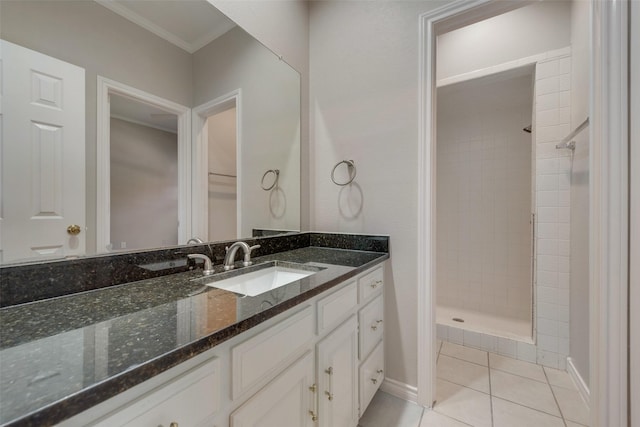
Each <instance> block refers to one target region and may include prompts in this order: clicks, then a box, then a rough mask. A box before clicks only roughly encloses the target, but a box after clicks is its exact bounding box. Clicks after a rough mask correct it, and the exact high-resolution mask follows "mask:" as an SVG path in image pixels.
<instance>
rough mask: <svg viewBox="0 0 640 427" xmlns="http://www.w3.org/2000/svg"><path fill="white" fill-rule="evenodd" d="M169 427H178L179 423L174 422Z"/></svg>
mask: <svg viewBox="0 0 640 427" xmlns="http://www.w3.org/2000/svg"><path fill="white" fill-rule="evenodd" d="M169 427H178V423H177V422H175V421H174V422H172V423H171V424H169Z"/></svg>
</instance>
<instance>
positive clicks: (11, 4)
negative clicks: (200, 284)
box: [0, 0, 192, 253]
mask: <svg viewBox="0 0 640 427" xmlns="http://www.w3.org/2000/svg"><path fill="white" fill-rule="evenodd" d="M0 8H1V9H0V37H1V38H3V39H5V40H7V41H10V42H12V43H16V44H19V45H21V46H24V47H26V48H29V49H33V50H36V51H38V52H41V53H44V54H46V55H50V56H53V57H56V58H59V59H61V60H63V61H66V62H69V63H71V64H74V65H77V66H79V67H82V68H84V69H85V70H86V106H87V112H86V188H87V190H88V191H87V198H86V206H87V207H86V214H87V224H86V225H87V227H88V229H87V252H88V253H93V252H95V245H96V243H95V238H96V233H95V230H96V222H95V218H96V198H95V188H96V102H97V99H96V91H97V87H96V85H97V75H101V76H103V77H107V78H110V79H113V80H117V81H119V82H121V83H124V84H127V85H130V86H133V87H136V88H138V89H141V90H144V91H147V92H150V93H153V94H156V95H158V96H161V97H163V98H167V99H170V100H171V101H174V102H177V103H179V104H182V105H187V106H190V105H191V94H192V83H191V75H192V67H191V55H190V54H189V53H187V52H185V51H183V50H182V49H180V48H178V47H176V46H174V45H172V44H171V43H169V42H167V41H164V40H162V39H160V38H159V37H157V36H155V35H153V34H152V33H150V32H148V31H146V30H143V29H142V28H140V27H138V26H137V25H134V24H132V23H131V22H129V21H128V20H126V19H124V18H122V17H120V16H119V15H116V14H115V13H113V12H111V11H110V10H108V9H106V8H104V7H102V6H100V5H99V4H97V3H95V2H93V1H65V0H61V1H55V2H52V1H37V0H30V1H3V2H1V3H0ZM35 29H37V31H35Z"/></svg>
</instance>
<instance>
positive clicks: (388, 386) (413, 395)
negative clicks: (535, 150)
mask: <svg viewBox="0 0 640 427" xmlns="http://www.w3.org/2000/svg"><path fill="white" fill-rule="evenodd" d="M380 389H381V390H382V391H384V392H385V393H389V394H391V395H393V396H396V397H399V398H400V399H404V400H407V401H409V402H413V403H417V402H418V388H417V387H415V386H412V385H409V384H404V383H401V382H400V381H396V380H392V379H390V378H385V380H384V381H383V382H382V385H381V386H380Z"/></svg>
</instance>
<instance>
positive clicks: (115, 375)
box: [0, 247, 389, 426]
mask: <svg viewBox="0 0 640 427" xmlns="http://www.w3.org/2000/svg"><path fill="white" fill-rule="evenodd" d="M387 258H389V255H388V253H386V252H367V251H356V250H346V249H333V248H326V247H325V248H321V247H303V248H298V249H294V250H289V251H285V252H279V253H274V254H271V255H266V256H262V257H258V258H256V259H254V262H255V264H259V263H263V262H267V261H270V260H279V261H289V262H295V263H299V264H307V265H309V266H316V267H322V268H320V269H319V271H317V272H316V273H315V274H313V275H311V276H308V277H305V278H303V279H301V280H299V281H296V282H293V283H291V284H288V285H286V286H283V287H281V288H278V289H275V290H273V291H269V292H267V293H264V294H261V295H258V296H256V297H248V296H247V297H243V296H241V295H239V294H235V293H232V292H227V291H223V290H220V289H216V288H212V287H205V286H203V283H204V282H203V280H201V279H198V278H200V277H202V270H200V269H198V270H193V271H187V272H181V273H177V274H171V275H168V276H163V277H156V278H150V279H146V280H140V281H137V282H133V283H127V284H122V285H116V286H110V287H105V288H102V289H95V290H91V291H86V292H80V293H74V294H71V295H66V296H60V297H56V298H50V299H43V300H40V301H35V302H31V303H26V304H18V305H13V306H10V307H5V308H2V309H0V325H1V326H0V424H2V425H5V424H6V425H15V426H17V425H34V426H35V425H38V426H42V425H51V424H55V423H57V422H60V421H62V420H64V419H66V418H69V417H71V416H73V415H75V414H77V413H80V412H82V411H84V410H86V409H88V408H90V407H92V406H94V405H96V404H98V403H100V402H102V401H104V400H106V399H108V398H110V397H113V396H115V395H117V394H118V393H120V392H123V391H124V390H127V389H129V388H131V387H133V386H135V385H137V384H139V383H141V382H143V381H145V380H148V379H149V378H151V377H153V376H154V375H157V374H159V373H161V372H163V371H165V370H167V369H169V368H171V367H173V366H176V365H178V364H180V363H181V362H184V361H185V360H187V359H189V358H190V357H192V356H195V355H196V354H199V353H202V352H204V351H206V350H208V349H210V348H212V347H214V346H215V345H217V344H219V343H221V342H223V341H226V340H228V339H230V338H232V337H234V336H236V335H237V334H239V333H241V332H243V331H246V330H247V329H249V328H251V327H253V326H255V325H257V324H259V323H261V322H264V321H265V320H268V319H269V318H271V317H273V316H275V315H277V314H279V313H281V312H283V311H285V310H287V309H289V308H291V307H294V306H295V305H297V304H300V303H301V302H303V301H305V300H307V299H309V298H312V297H313V296H315V295H318V294H319V293H321V292H323V291H325V290H327V289H329V288H331V287H332V286H335V285H337V284H338V283H340V282H342V281H344V280H346V279H348V278H349V277H353V276H355V275H356V274H358V273H360V272H362V271H364V270H366V269H368V268H370V267H372V266H373V265H376V264H378V263H380V262H382V261H384V260H385V259H387ZM248 268H251V267H248ZM219 270H221V266H219V265H218V266H216V274H218V272H219ZM236 271H238V270H236ZM223 274H228V273H223ZM232 274H233V273H232ZM235 274H238V273H235ZM194 279H196V280H194Z"/></svg>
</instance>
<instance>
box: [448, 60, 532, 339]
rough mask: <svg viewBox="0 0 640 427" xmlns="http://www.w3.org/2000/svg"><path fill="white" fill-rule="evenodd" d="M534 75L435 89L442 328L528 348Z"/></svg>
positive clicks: (518, 73)
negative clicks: (461, 323)
mask: <svg viewBox="0 0 640 427" xmlns="http://www.w3.org/2000/svg"><path fill="white" fill-rule="evenodd" d="M534 74H535V66H534V65H528V66H525V67H520V68H515V69H512V70H508V71H504V72H500V73H495V74H491V75H489V76H486V77H482V78H476V79H471V80H466V81H462V82H459V83H454V84H450V85H446V86H440V87H438V89H437V109H438V115H437V142H436V145H437V154H436V157H437V158H436V164H437V168H436V169H437V172H436V187H437V191H436V202H437V207H436V241H437V242H436V248H437V254H438V255H437V256H436V271H437V282H436V288H437V308H436V322H437V324H438V325H440V327H443V328H446V327H454V328H461V329H463V330H464V331H465V332H469V333H475V334H478V337H479V338H481V337H482V334H484V335H487V336H491V337H501V338H509V339H513V340H515V341H521V342H526V343H530V344H532V343H533V337H532V333H533V318H534V316H533V283H534V280H533V272H534V253H533V252H534V251H533V243H534V240H535V239H534V218H535V216H534V213H533V212H534V206H535V200H534V195H535V191H534V188H535V175H534V171H535V166H534V162H535V153H534V150H535V145H534V144H533V138H532V134H531V124H532V123H533V100H534V93H533V90H534V81H535V80H534ZM457 318H464V319H465V324H464V325H460V323H455V321H456V319H457ZM487 339H488V338H487ZM478 341H480V339H479V340H478Z"/></svg>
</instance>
